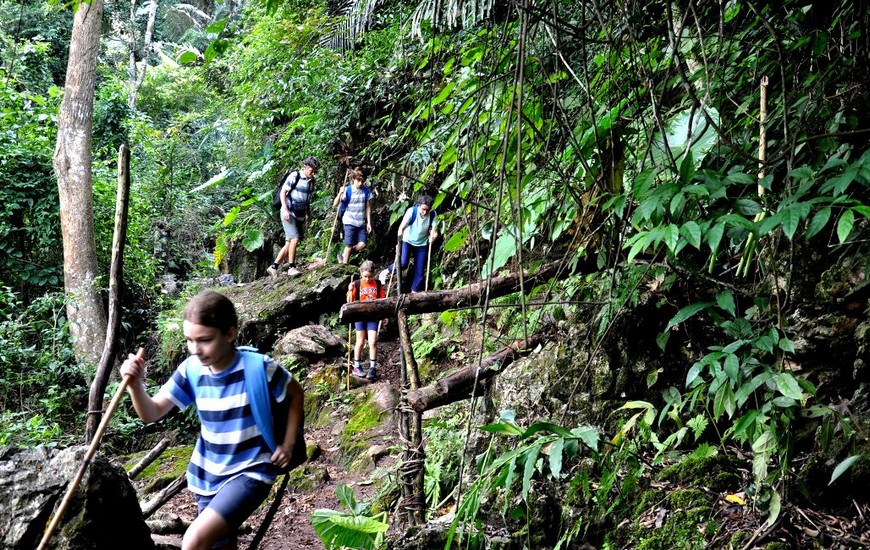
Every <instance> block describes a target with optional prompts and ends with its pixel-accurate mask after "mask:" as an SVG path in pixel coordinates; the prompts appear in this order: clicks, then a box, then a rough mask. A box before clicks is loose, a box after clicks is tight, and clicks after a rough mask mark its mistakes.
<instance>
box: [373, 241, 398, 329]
mask: <svg viewBox="0 0 870 550" xmlns="http://www.w3.org/2000/svg"><path fill="white" fill-rule="evenodd" d="M401 253H402V240H401V239H399V242H398V243H397V244H396V259H395V260H394V261H393V271H391V272H390V280H389V281H388V282H387V292H386V294H384V297H386V298H389V297H390V288H391V287H392V286H393V275H395V274H396V269H402V267H401V259H402V258H401ZM397 294H398V292H397ZM384 321H386V319H381V320H380V321H378V334H380V333H381V329H383V328H384Z"/></svg>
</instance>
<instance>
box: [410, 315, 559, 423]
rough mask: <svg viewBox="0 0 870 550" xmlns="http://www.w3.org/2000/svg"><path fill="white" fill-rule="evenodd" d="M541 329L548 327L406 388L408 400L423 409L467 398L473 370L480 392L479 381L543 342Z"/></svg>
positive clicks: (527, 353)
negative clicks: (473, 362) (475, 362)
mask: <svg viewBox="0 0 870 550" xmlns="http://www.w3.org/2000/svg"><path fill="white" fill-rule="evenodd" d="M545 332H548V331H541V332H539V333H537V334H533V335H531V336H529V338H528V339H527V340H517V341H516V342H514V343H512V344H510V345H509V346H506V347H504V348H502V349H501V350H500V351H498V352H497V353H494V354H492V355H490V356H489V357H487V358H486V359H484V360H483V361H481V362H480V364H478V365H473V366H468V367H464V368H462V369H459V370H458V371H456V372H454V373H453V374H449V375H447V376H445V377H444V378H441V379H440V380H438V381H437V382H435V383H434V384H430V385H428V386H426V387H423V388H420V389H416V390H411V391H409V392H408V404H409V405H410V406H411V408H413V409H414V410H415V411H418V412H423V411H427V410H430V409H434V408H437V407H442V406H444V405H448V404H450V403H454V402H456V401H461V400H463V399H468V398H470V397H471V396H472V391H473V390H474V378H475V374H477V381H478V384H477V390H476V391H475V395H480V394H481V393H482V391H481V388H482V384H481V382H483V381H485V380H488V379H490V378H492V377H493V376H495V375H496V374H498V373H499V372H500V371H501V370H502V369H504V368H505V367H506V366H508V365H509V364H511V363H513V362H514V361H516V360H517V359H519V358H520V357H524V356H526V355H529V354H530V353H531V352H532V351H533V350H534V349H535V348H537V347H538V346H540V345H543V344H544V342H546V341H547V340H548V339H549V336H545Z"/></svg>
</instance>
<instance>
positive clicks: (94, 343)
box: [53, 0, 106, 364]
mask: <svg viewBox="0 0 870 550" xmlns="http://www.w3.org/2000/svg"><path fill="white" fill-rule="evenodd" d="M102 18H103V0H92V1H91V2H90V3H85V2H82V3H81V4H79V5H78V10H76V14H75V18H74V20H73V30H72V38H71V39H70V48H69V62H68V63H67V71H66V85H65V88H64V94H63V102H62V103H61V106H60V113H59V116H58V127H57V146H56V147H55V150H54V159H53V164H54V170H55V173H56V174H57V186H58V191H59V194H60V226H61V232H62V236H63V272H64V289H65V292H66V299H67V306H66V311H67V318H68V320H69V330H70V333H71V335H72V337H73V343H74V347H75V351H76V356H77V357H78V359H79V360H80V361H87V362H90V363H93V364H96V363H97V362H98V361H99V360H100V355H101V353H102V351H103V340H104V339H105V337H106V312H105V310H104V308H103V301H102V299H101V298H100V291H99V288H98V286H97V277H98V276H99V270H98V267H97V252H96V244H95V242H94V204H93V195H92V194H93V190H92V188H91V181H92V180H91V137H92V134H93V127H92V121H93V112H94V86H95V79H96V67H97V54H98V53H99V50H100V25H101V22H102Z"/></svg>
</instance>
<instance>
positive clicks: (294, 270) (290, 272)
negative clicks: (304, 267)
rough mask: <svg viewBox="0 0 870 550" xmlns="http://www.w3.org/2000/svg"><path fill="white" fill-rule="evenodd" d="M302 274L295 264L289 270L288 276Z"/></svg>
mask: <svg viewBox="0 0 870 550" xmlns="http://www.w3.org/2000/svg"><path fill="white" fill-rule="evenodd" d="M300 275H302V272H301V271H299V270H298V269H296V267H295V266H294V267H291V268H290V269H288V270H287V276H288V277H298V276H300Z"/></svg>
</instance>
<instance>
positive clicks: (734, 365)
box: [723, 353, 740, 383]
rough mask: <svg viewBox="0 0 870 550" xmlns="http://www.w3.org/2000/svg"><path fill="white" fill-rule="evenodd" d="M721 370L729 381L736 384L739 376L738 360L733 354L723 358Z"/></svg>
mask: <svg viewBox="0 0 870 550" xmlns="http://www.w3.org/2000/svg"><path fill="white" fill-rule="evenodd" d="M723 368H724V369H725V374H727V375H728V378H730V379H731V381H732V382H735V383H736V382H737V377H738V376H739V375H740V360H739V359H738V358H737V356H736V355H734V354H733V353H729V354H728V355H727V356H726V357H725V363H724V364H723Z"/></svg>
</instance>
